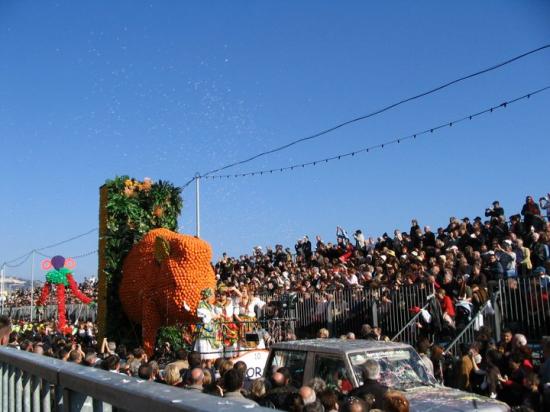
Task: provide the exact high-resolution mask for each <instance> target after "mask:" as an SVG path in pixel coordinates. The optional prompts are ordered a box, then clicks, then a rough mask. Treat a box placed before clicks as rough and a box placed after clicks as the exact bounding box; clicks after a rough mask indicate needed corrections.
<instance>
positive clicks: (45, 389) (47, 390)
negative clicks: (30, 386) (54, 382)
mask: <svg viewBox="0 0 550 412" xmlns="http://www.w3.org/2000/svg"><path fill="white" fill-rule="evenodd" d="M51 392H52V388H51V385H50V383H49V382H46V381H45V380H42V387H41V388H40V403H41V404H42V412H50V411H51V409H52V400H51V399H52V398H51Z"/></svg>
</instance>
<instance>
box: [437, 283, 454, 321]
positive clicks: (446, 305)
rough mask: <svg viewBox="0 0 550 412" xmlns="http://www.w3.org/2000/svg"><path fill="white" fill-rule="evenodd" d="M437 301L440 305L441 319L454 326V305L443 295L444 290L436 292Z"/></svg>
mask: <svg viewBox="0 0 550 412" xmlns="http://www.w3.org/2000/svg"><path fill="white" fill-rule="evenodd" d="M437 299H438V300H439V304H440V305H441V312H443V319H444V320H445V322H447V323H448V324H449V325H450V326H452V327H454V326H455V320H454V319H455V316H456V311H455V304H454V303H453V300H452V299H451V298H450V297H449V296H447V294H446V293H445V289H439V290H438V291H437Z"/></svg>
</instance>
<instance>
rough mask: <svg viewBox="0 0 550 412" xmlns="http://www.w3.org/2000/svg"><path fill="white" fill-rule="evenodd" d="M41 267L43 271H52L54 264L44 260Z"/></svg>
mask: <svg viewBox="0 0 550 412" xmlns="http://www.w3.org/2000/svg"><path fill="white" fill-rule="evenodd" d="M40 266H42V269H43V270H50V269H51V268H52V262H51V261H50V259H44V260H43V261H42V263H41V264H40Z"/></svg>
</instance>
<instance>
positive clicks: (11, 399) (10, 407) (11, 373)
mask: <svg viewBox="0 0 550 412" xmlns="http://www.w3.org/2000/svg"><path fill="white" fill-rule="evenodd" d="M8 380H9V382H8V385H9V390H8V411H9V412H15V367H14V366H13V365H10V370H9V377H8Z"/></svg>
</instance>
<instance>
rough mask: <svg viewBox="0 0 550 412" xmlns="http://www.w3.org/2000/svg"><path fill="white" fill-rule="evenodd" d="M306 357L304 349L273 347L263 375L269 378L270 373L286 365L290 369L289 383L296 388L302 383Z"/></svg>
mask: <svg viewBox="0 0 550 412" xmlns="http://www.w3.org/2000/svg"><path fill="white" fill-rule="evenodd" d="M306 359H307V352H306V351H299V350H287V349H273V350H272V352H271V355H270V357H269V360H268V362H267V367H266V368H265V371H264V376H265V377H266V378H271V375H272V374H273V373H274V372H276V371H277V370H278V369H279V368H282V367H286V368H288V369H289V370H290V374H291V376H292V382H291V384H292V385H293V386H295V387H296V388H300V387H301V386H302V385H303V384H304V372H305V368H306Z"/></svg>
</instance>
